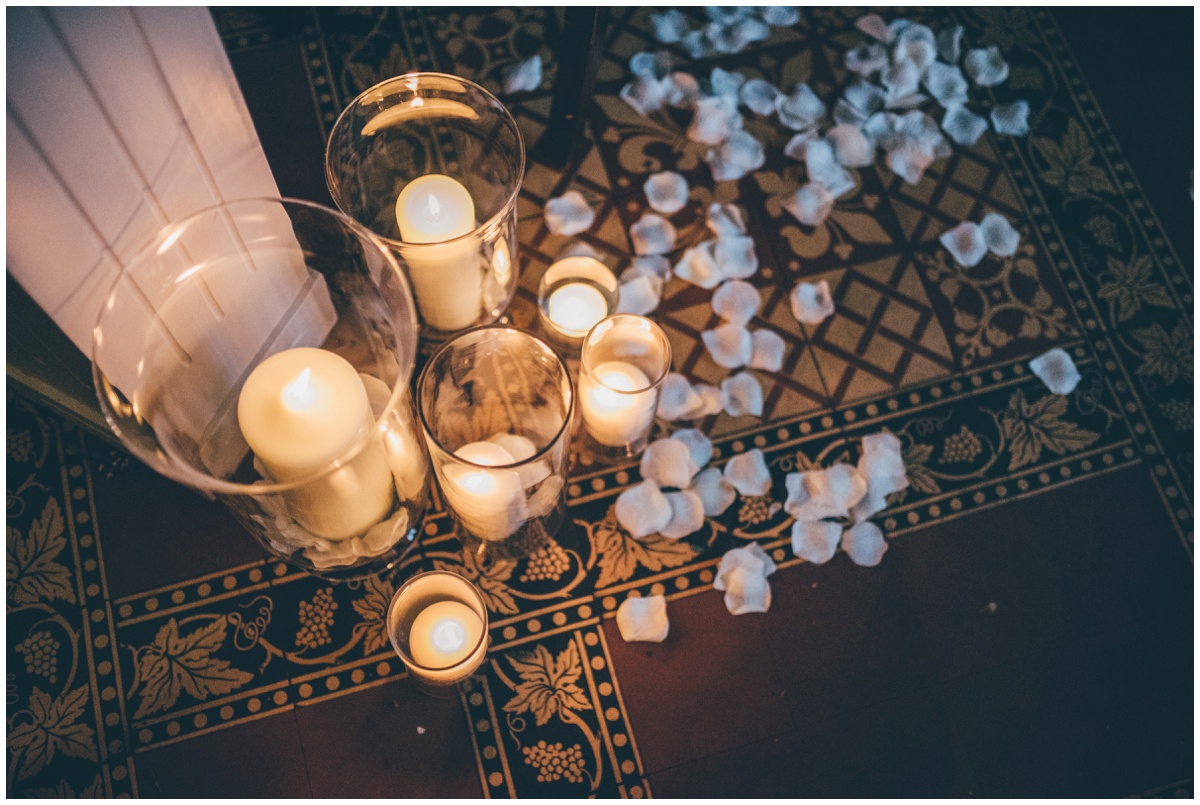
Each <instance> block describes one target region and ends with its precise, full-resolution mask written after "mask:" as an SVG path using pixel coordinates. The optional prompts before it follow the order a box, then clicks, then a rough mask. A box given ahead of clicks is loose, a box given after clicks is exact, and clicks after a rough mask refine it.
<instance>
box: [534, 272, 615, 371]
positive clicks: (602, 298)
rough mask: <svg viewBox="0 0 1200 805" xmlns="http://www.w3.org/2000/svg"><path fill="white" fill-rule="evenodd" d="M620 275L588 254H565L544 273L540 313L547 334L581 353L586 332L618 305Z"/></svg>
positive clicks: (559, 344)
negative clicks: (565, 255) (580, 349)
mask: <svg viewBox="0 0 1200 805" xmlns="http://www.w3.org/2000/svg"><path fill="white" fill-rule="evenodd" d="M618 295H619V286H618V285H617V277H616V275H615V274H613V272H612V270H611V269H610V268H609V267H608V266H606V265H604V263H602V262H600V261H599V260H597V259H596V258H595V257H591V256H589V255H585V254H575V255H571V256H568V257H564V258H562V259H561V260H558V261H557V262H555V263H553V264H552V265H551V266H550V267H549V268H547V269H546V272H545V273H544V274H542V279H541V282H539V283H538V313H539V314H540V315H541V319H542V330H543V332H545V333H546V336H547V338H549V340H550V341H551V342H552V343H553V344H554V345H555V346H556V347H558V348H560V349H561V350H563V351H564V352H565V353H567V357H571V358H574V357H578V355H579V348H580V346H581V345H582V344H583V339H584V336H586V335H587V334H588V331H589V330H591V329H592V328H593V327H595V326H596V324H597V323H599V321H600V320H601V319H603V318H605V317H606V316H608V315H609V314H610V313H612V312H613V311H615V310H616V309H617V299H618Z"/></svg>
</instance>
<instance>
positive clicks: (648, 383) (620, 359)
mask: <svg viewBox="0 0 1200 805" xmlns="http://www.w3.org/2000/svg"><path fill="white" fill-rule="evenodd" d="M670 369H671V343H670V341H668V340H667V335H666V333H664V332H663V331H662V328H660V327H659V326H658V325H657V324H655V323H654V322H652V321H650V320H649V319H647V318H645V317H644V316H635V315H633V314H631V313H618V314H617V315H615V316H609V317H608V318H606V319H604V320H603V321H601V322H600V323H599V324H597V325H596V326H595V327H593V328H592V330H591V332H589V333H588V334H587V337H586V338H584V340H583V347H582V349H581V351H580V356H579V411H580V414H581V415H582V419H583V430H584V433H585V434H586V435H587V436H589V437H590V438H591V441H592V447H593V449H592V453H593V455H594V456H595V457H597V458H599V459H602V460H614V459H615V460H621V459H625V458H628V457H630V456H634V455H637V454H638V453H640V452H641V451H642V450H644V449H645V447H646V445H647V444H648V443H649V440H650V431H651V429H652V427H653V425H654V416H655V414H656V413H657V410H658V395H659V392H660V390H661V386H662V381H663V378H664V377H666V376H667V372H668V371H670Z"/></svg>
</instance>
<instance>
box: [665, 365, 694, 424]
mask: <svg viewBox="0 0 1200 805" xmlns="http://www.w3.org/2000/svg"><path fill="white" fill-rule="evenodd" d="M703 404H704V400H703V399H702V398H701V397H700V395H699V394H697V393H696V392H695V390H693V389H692V384H691V383H690V382H689V381H688V379H687V378H686V377H684V376H683V375H681V374H679V373H678V372H669V373H668V374H667V376H666V377H664V378H663V382H662V388H661V391H660V392H659V395H658V415H659V416H660V417H661V418H663V419H665V420H667V421H668V422H672V421H674V420H676V419H686V418H691V417H692V416H695V414H694V412H695V411H697V410H699V409H700V407H701V406H702V405H703Z"/></svg>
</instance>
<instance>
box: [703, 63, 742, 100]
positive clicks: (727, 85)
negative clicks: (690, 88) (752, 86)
mask: <svg viewBox="0 0 1200 805" xmlns="http://www.w3.org/2000/svg"><path fill="white" fill-rule="evenodd" d="M708 83H709V85H710V86H711V87H712V92H713V95H724V96H726V97H730V98H737V97H738V93H739V91H740V90H741V88H742V85H743V84H745V83H746V76H744V75H742V74H741V73H731V72H729V71H728V70H722V69H721V68H720V67H714V68H713V69H712V72H711V73H709V76H708Z"/></svg>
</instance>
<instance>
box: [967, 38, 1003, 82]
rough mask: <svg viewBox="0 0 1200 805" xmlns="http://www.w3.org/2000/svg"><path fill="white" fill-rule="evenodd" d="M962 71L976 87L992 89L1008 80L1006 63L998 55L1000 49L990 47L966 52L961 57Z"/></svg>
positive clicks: (993, 46)
mask: <svg viewBox="0 0 1200 805" xmlns="http://www.w3.org/2000/svg"><path fill="white" fill-rule="evenodd" d="M963 71H964V72H965V73H966V74H967V75H968V76H970V77H971V80H972V81H974V82H975V83H976V84H977V85H978V86H981V87H994V86H996V85H997V84H1003V83H1004V81H1005V80H1006V79H1007V78H1008V62H1006V61H1005V60H1004V57H1003V56H1001V55H1000V48H998V47H996V46H995V45H992V46H991V47H988V48H977V49H975V50H968V51H967V55H966V56H964V57H963Z"/></svg>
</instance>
